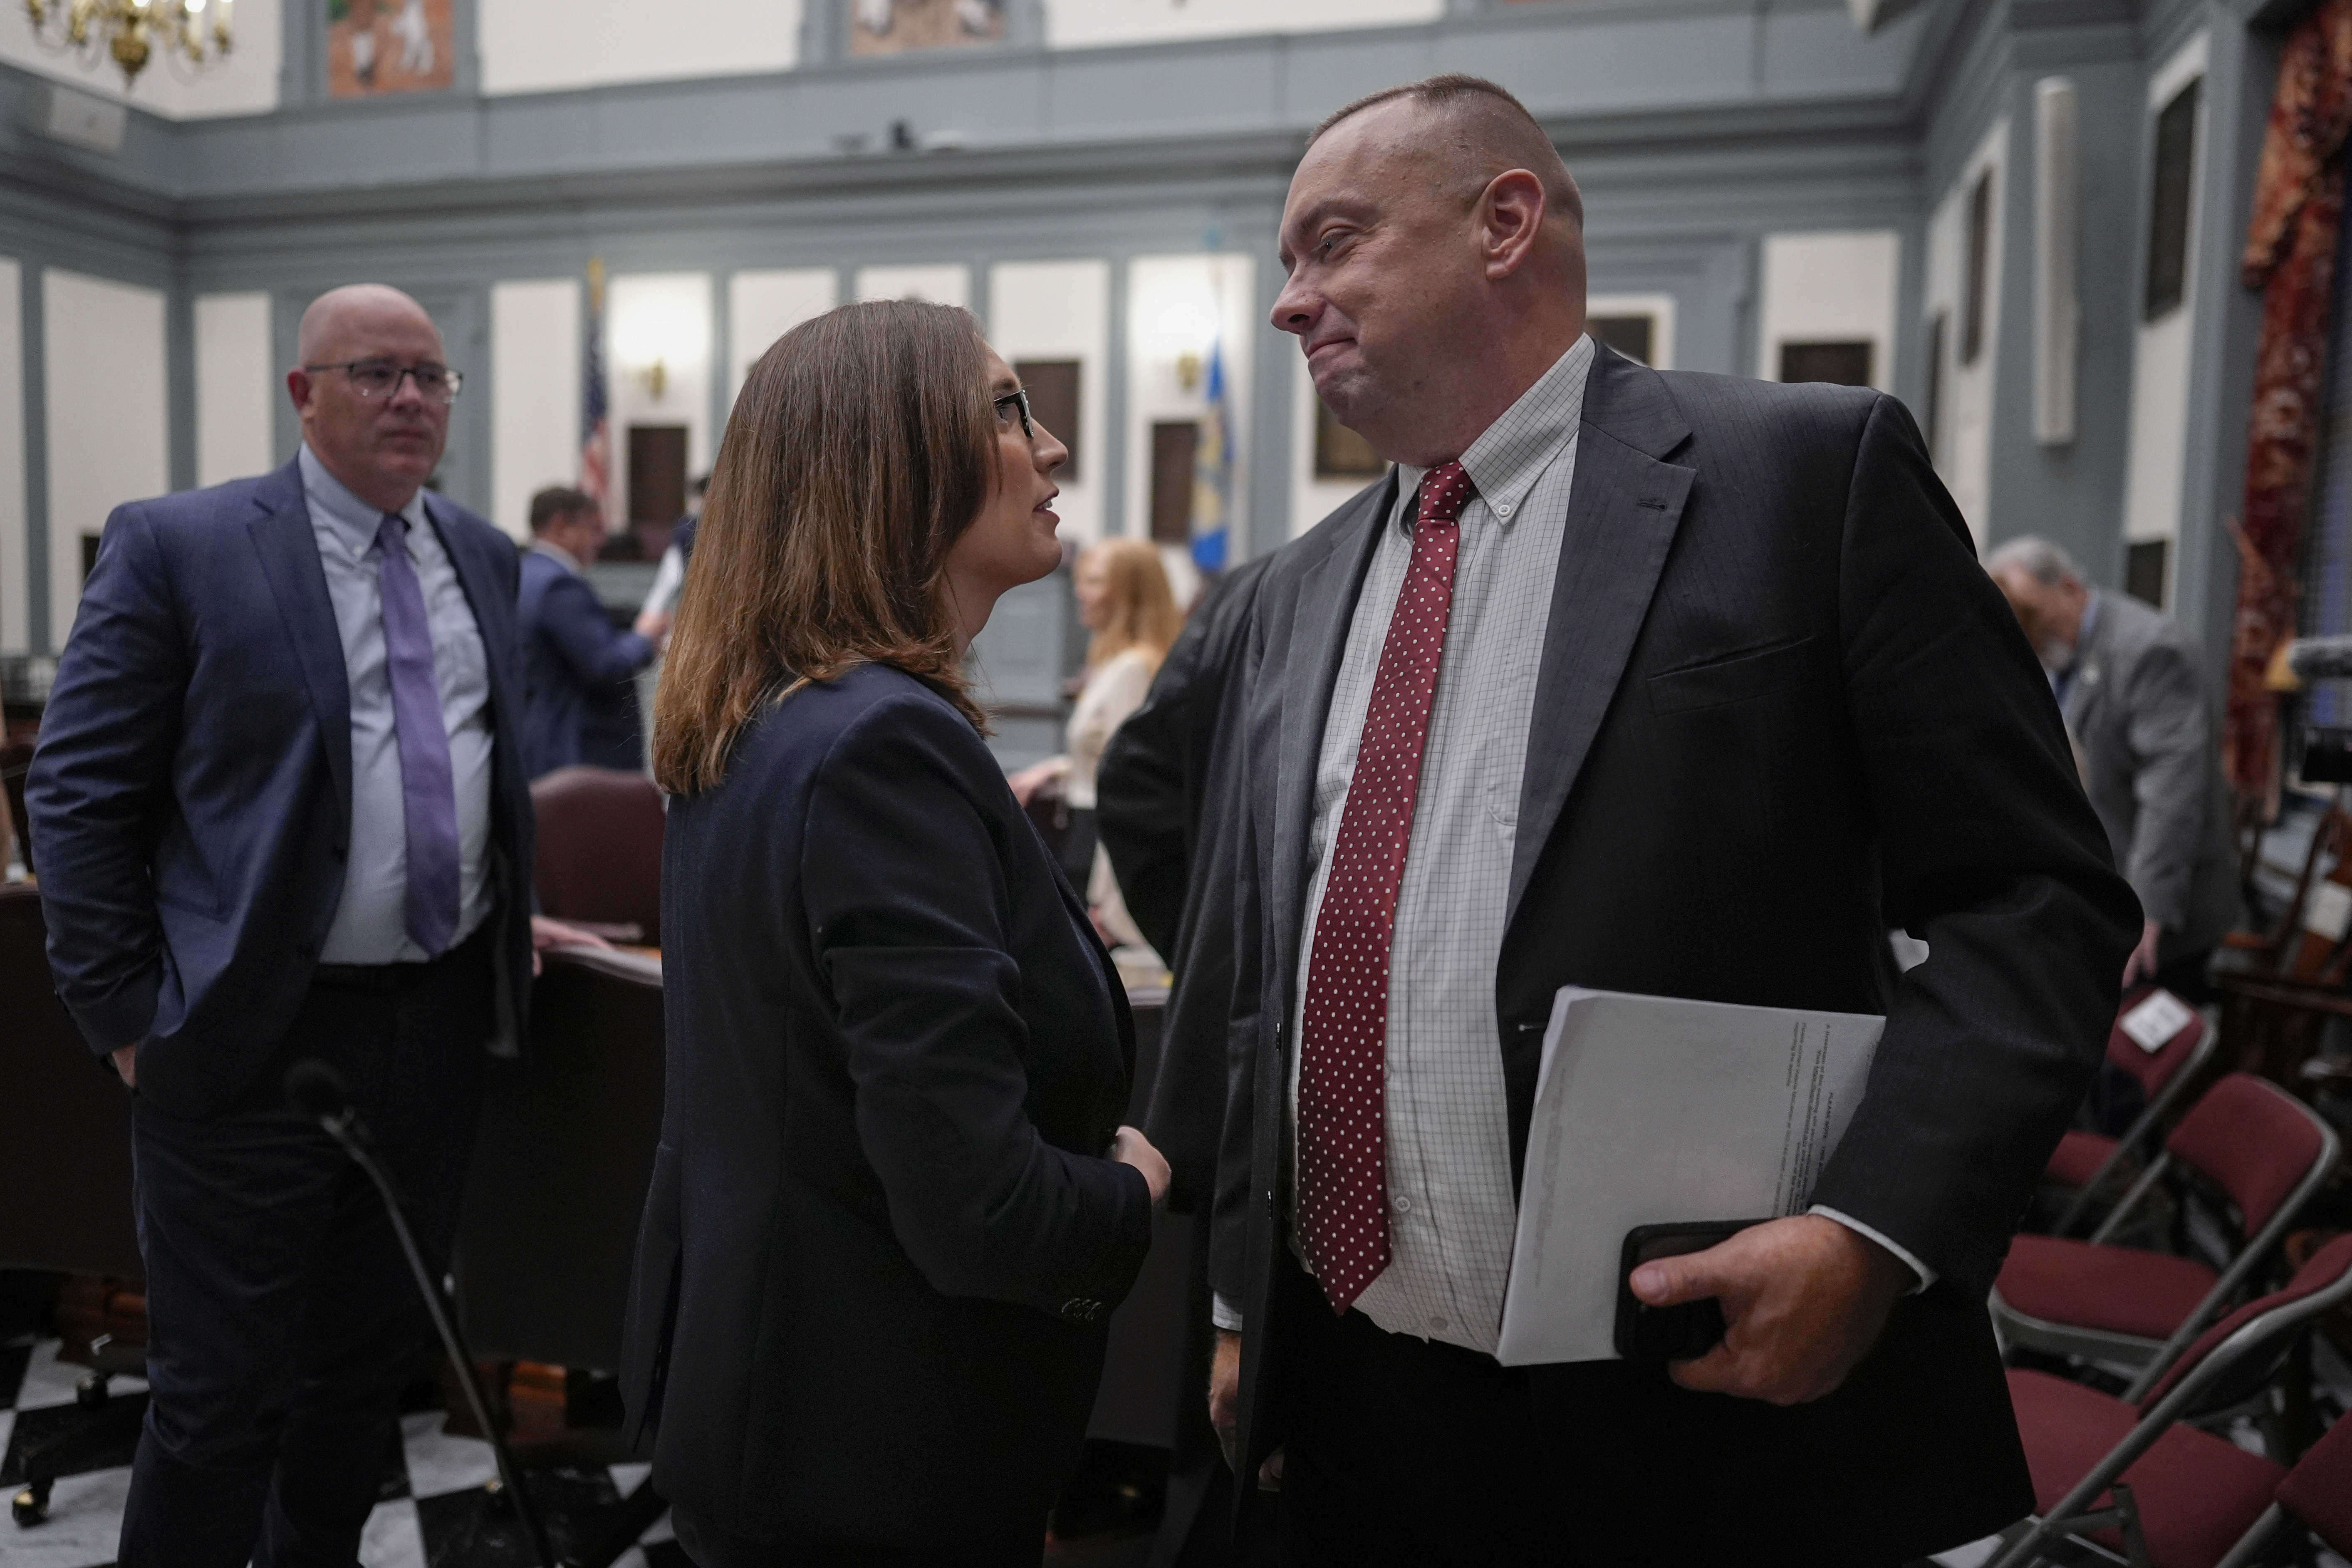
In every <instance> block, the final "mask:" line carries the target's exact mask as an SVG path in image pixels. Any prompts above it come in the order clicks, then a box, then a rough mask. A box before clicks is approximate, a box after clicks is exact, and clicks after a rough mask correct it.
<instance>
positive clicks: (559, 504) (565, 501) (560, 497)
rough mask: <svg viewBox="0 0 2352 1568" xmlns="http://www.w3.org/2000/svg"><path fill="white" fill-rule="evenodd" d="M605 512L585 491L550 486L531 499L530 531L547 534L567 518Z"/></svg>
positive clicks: (563, 486) (561, 486)
mask: <svg viewBox="0 0 2352 1568" xmlns="http://www.w3.org/2000/svg"><path fill="white" fill-rule="evenodd" d="M601 510H604V509H603V508H601V507H599V506H598V505H597V504H596V498H595V497H594V496H592V495H589V494H588V493H587V492H585V491H584V490H575V489H571V488H570V487H569V486H565V485H550V486H548V487H547V488H546V489H543V490H541V491H540V492H539V493H538V494H537V495H535V496H533V497H531V498H530V531H532V532H533V533H545V532H546V531H548V530H549V529H551V528H552V527H554V526H555V525H556V524H557V523H559V522H561V521H563V520H564V519H565V518H567V517H578V516H579V515H580V514H581V513H582V512H583V511H601Z"/></svg>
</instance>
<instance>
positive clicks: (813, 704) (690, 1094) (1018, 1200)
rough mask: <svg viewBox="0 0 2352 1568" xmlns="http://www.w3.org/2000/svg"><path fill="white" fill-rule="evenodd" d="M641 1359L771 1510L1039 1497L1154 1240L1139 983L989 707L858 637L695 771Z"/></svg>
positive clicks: (642, 1269)
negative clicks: (850, 649) (1115, 1145)
mask: <svg viewBox="0 0 2352 1568" xmlns="http://www.w3.org/2000/svg"><path fill="white" fill-rule="evenodd" d="M662 876H663V887H662V931H663V938H664V952H663V967H664V971H665V973H664V983H665V987H666V990H667V1009H668V1011H667V1025H668V1048H669V1059H668V1090H667V1104H666V1107H665V1110H664V1113H663V1131H662V1142H661V1149H660V1152H659V1155H658V1157H657V1159H656V1164H655V1170H654V1182H653V1190H652V1193H651V1194H650V1195H649V1197H648V1199H647V1202H646V1216H645V1225H644V1229H643V1231H642V1233H641V1236H640V1237H639V1242H638V1249H637V1266H636V1267H637V1275H636V1281H635V1288H634V1289H633V1292H632V1300H631V1305H630V1327H629V1354H628V1364H627V1366H626V1368H625V1392H626V1394H627V1395H628V1397H629V1400H630V1409H631V1416H632V1426H633V1429H635V1430H637V1431H641V1432H642V1431H645V1430H648V1429H650V1430H652V1431H654V1432H655V1434H656V1436H655V1447H654V1481H655V1484H656V1486H657V1487H659V1488H660V1489H661V1491H662V1493H663V1495H664V1496H666V1497H667V1498H669V1499H670V1500H671V1501H672V1502H673V1503H675V1504H677V1505H678V1506H679V1507H680V1508H681V1509H682V1510H686V1511H688V1512H690V1513H692V1514H693V1515H695V1516H696V1517H697V1519H698V1521H702V1522H705V1523H707V1524H709V1525H710V1526H713V1527H716V1528H719V1529H721V1530H724V1531H728V1532H730V1533H731V1534H733V1535H735V1536H737V1537H740V1538H748V1539H752V1540H759V1539H773V1538H791V1537H800V1538H819V1539H844V1540H859V1541H871V1542H887V1543H898V1544H905V1545H919V1544H924V1543H929V1542H949V1541H954V1540H959V1539H969V1538H972V1537H975V1536H980V1535H983V1534H988V1533H992V1532H995V1531H1005V1530H1010V1529H1015V1528H1022V1527H1025V1526H1026V1525H1028V1524H1030V1523H1032V1522H1034V1523H1036V1524H1038V1525H1040V1526H1041V1527H1042V1524H1043V1521H1044V1518H1045V1510H1046V1509H1047V1508H1048V1507H1049V1506H1050V1504H1051V1503H1052V1501H1053V1499H1054V1496H1055V1492H1056V1491H1057V1490H1058V1489H1059V1488H1060V1487H1061V1485H1062V1483H1063V1482H1064V1481H1065V1480H1066V1479H1067V1477H1068V1475H1069V1473H1070V1471H1071V1469H1072V1468H1074V1467H1075V1465H1076V1460H1077V1455H1078V1449H1079V1445H1080V1443H1081V1442H1082V1440H1083V1438H1084V1436H1085V1427H1086V1423H1087V1415H1088V1414H1089V1412H1090V1411H1091V1410H1092V1408H1093V1405H1094V1398H1095V1387H1096V1384H1097V1380H1098V1378H1099V1376H1100V1373H1101V1369H1102V1359H1103V1344H1104V1334H1105V1331H1106V1328H1107V1325H1108V1319H1109V1315H1110V1311H1111V1309H1112V1308H1113V1307H1115V1306H1117V1305H1118V1301H1119V1300H1120V1299H1121V1298H1122V1297H1123V1296H1124V1295H1125V1293H1126V1291H1127V1289H1128V1288H1129V1285H1130V1284H1131V1283H1132V1282H1133V1280H1134V1279H1135V1275H1136V1272H1137V1270H1138V1269H1139V1268H1140V1267H1141V1266H1142V1262H1143V1256H1144V1253H1145V1251H1146V1249H1147V1248H1148V1247H1149V1246H1150V1239H1151V1215H1150V1193H1149V1189H1148V1188H1147V1186H1146V1184H1145V1182H1144V1179H1143V1177H1142V1175H1141V1174H1140V1173H1139V1172H1137V1171H1135V1170H1134V1169H1133V1168H1131V1167H1129V1166H1127V1165H1121V1164H1116V1163H1111V1162H1110V1161H1108V1160H1107V1159H1105V1158H1104V1157H1103V1155H1104V1152H1105V1151H1106V1150H1107V1149H1108V1145H1109V1143H1110V1142H1111V1139H1112V1136H1113V1134H1114V1132H1115V1131H1116V1130H1117V1128H1118V1123H1119V1121H1121V1119H1122V1116H1123V1113H1124V1110H1125V1108H1126V1105H1127V1098H1128V1081H1129V1072H1130V1070H1131V1067H1132V1059H1133V1035H1132V1030H1131V1027H1130V1026H1129V1018H1128V1014H1127V1003H1126V998H1125V995H1124V994H1123V993H1122V992H1121V991H1120V989H1119V987H1118V981H1117V978H1116V976H1115V974H1114V973H1113V971H1112V970H1111V967H1110V964H1109V963H1108V959H1107V957H1106V956H1105V955H1104V953H1103V951H1102V948H1101V946H1100V944H1099V943H1098V942H1097V941H1096V940H1095V937H1094V933H1093V931H1092V930H1091V928H1090V927H1089V926H1088V925H1087V918H1086V911H1085V910H1084V908H1083V907H1082V906H1080V905H1079V903H1078V902H1077V900H1076V899H1075V898H1074V897H1073V896H1072V895H1071V893H1070V891H1069V889H1068V886H1067V884H1066V883H1065V882H1064V881H1063V879H1062V877H1061V875H1060V873H1059V872H1058V871H1057V870H1056V869H1055V867H1054V864H1053V862H1052V860H1051V859H1050V858H1048V856H1047V854H1046V852H1045V846H1044V845H1043V843H1042V842H1040V840H1039V839H1038V837H1037V836H1036V833H1035V830H1034V829H1033V828H1032V827H1031V826H1030V825H1029V822H1028V820H1027V818H1026V817H1025V816H1023V815H1022V812H1021V809H1020V807H1019V806H1018V805H1016V804H1015V803H1014V801H1013V795H1012V792H1011V791H1010V790H1009V789H1008V788H1007V787H1006V785H1005V782H1004V776H1003V772H1002V770H1001V769H1000V768H999V767H998V765H997V763H996V761H995V759H994V758H993V757H992V756H991V755H990V754H989V751H988V748H987V747H986V746H985V745H984V744H983V743H982V740H981V737H980V736H979V734H978V733H976V732H975V731H973V729H972V727H971V723H970V722H969V721H967V720H965V719H964V718H963V716H962V715H961V713H959V712H958V711H957V710H956V709H955V708H954V706H953V705H952V704H950V702H948V701H947V700H945V699H944V698H942V697H940V695H939V694H938V693H937V692H935V691H932V690H931V689H929V688H927V687H925V686H924V685H922V684H921V683H920V682H919V681H917V680H916V679H913V678H911V677H909V676H908V675H905V674H903V673H901V672H899V671H897V670H894V669H890V668H885V667H881V666H871V665H869V666H865V667H862V668H856V669H853V670H852V671H850V672H849V673H848V674H845V675H844V676H842V677H841V678H840V679H837V680H835V681H832V682H829V683H825V684H821V685H812V686H808V687H805V688H803V689H801V690H799V691H797V692H794V693H793V694H792V695H791V696H789V697H787V698H785V699H784V700H782V702H780V703H777V704H773V705H772V706H770V707H769V708H767V709H766V710H764V711H763V712H762V714H761V716H760V718H759V719H757V720H756V721H754V722H753V723H752V724H751V727H750V728H749V729H748V730H747V731H745V732H744V734H743V736H742V737H741V739H740V742H738V744H737V746H736V748H735V752H734V754H733V757H732V759H731V761H730V763H729V766H728V770H727V776H726V779H725V781H724V782H723V783H721V784H719V787H717V788H716V789H713V790H710V791H709V792H707V793H705V794H703V795H695V796H688V797H682V798H679V799H677V800H676V801H674V802H672V803H671V806H670V814H669V827H668V837H667V849H666V851H665V860H664V865H663V872H662Z"/></svg>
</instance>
